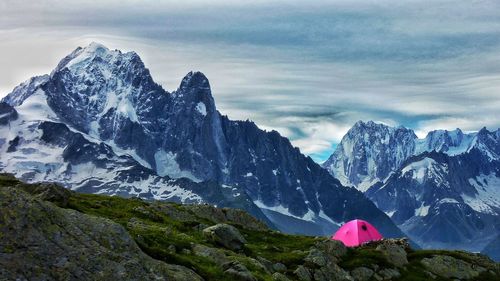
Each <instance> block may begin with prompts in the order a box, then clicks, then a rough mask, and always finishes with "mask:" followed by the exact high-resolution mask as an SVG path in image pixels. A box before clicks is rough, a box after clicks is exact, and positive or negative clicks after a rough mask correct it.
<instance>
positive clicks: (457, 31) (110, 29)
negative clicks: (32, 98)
mask: <svg viewBox="0 0 500 281" xmlns="http://www.w3.org/2000/svg"><path fill="white" fill-rule="evenodd" d="M101 2H102V1H101ZM101 2H99V3H100V4H99V5H97V4H95V3H96V2H94V1H83V0H80V1H72V2H71V5H69V4H67V3H66V2H62V1H30V2H26V1H25V2H20V1H12V0H6V1H3V2H1V3H0V39H1V40H0V63H1V64H2V65H3V66H6V65H8V67H2V68H1V69H0V90H2V91H3V93H5V92H6V91H7V89H9V88H12V87H13V86H14V85H15V84H17V83H19V82H21V80H24V79H27V78H28V77H29V76H31V75H33V74H40V73H44V72H45V73H46V72H49V71H50V70H51V68H52V67H53V66H54V65H55V64H56V63H57V60H58V59H60V58H62V57H63V56H64V55H65V54H67V53H69V52H70V51H71V50H72V49H74V48H75V47H76V46H77V45H84V44H86V43H88V42H90V41H102V42H103V43H105V44H108V45H109V46H110V47H111V48H119V49H124V50H136V51H137V52H138V53H139V54H140V55H141V57H143V59H144V61H145V63H146V65H147V66H148V67H149V68H150V69H151V73H152V75H153V77H154V78H155V80H157V81H159V82H160V83H161V84H162V85H164V87H166V88H167V89H170V90H173V89H175V88H176V87H177V85H178V83H179V81H180V79H181V78H182V76H183V75H184V74H186V73H187V72H188V71H190V70H193V69H194V70H201V71H203V72H204V73H205V74H206V75H207V76H208V78H209V79H210V81H211V85H212V88H213V93H214V96H215V98H216V102H217V104H218V107H219V110H220V111H221V112H222V113H223V114H228V115H229V116H230V117H231V118H235V119H252V120H254V121H255V122H256V123H257V124H258V125H260V126H261V127H263V128H265V129H277V130H278V131H280V132H281V133H282V134H284V135H286V136H288V137H290V138H291V139H292V141H293V143H294V144H296V145H298V146H299V147H300V148H301V149H302V150H303V151H304V152H306V153H308V154H310V155H312V156H313V157H315V159H316V160H318V161H320V160H321V159H324V157H325V155H327V154H328V153H329V152H331V150H332V149H333V147H334V146H335V143H337V142H338V141H339V140H340V138H341V137H342V135H343V133H345V131H346V130H347V129H348V128H349V126H351V125H352V124H353V123H354V122H356V121H357V120H360V119H362V120H369V119H370V120H376V121H382V122H385V123H388V124H393V125H399V124H401V125H405V126H409V127H411V128H414V129H416V130H417V131H419V133H421V132H424V131H426V130H429V129H437V128H447V129H453V128H455V127H462V128H464V129H465V130H476V129H479V128H481V127H482V126H488V127H499V126H500V113H499V111H498V110H497V108H500V94H499V92H500V48H499V47H500V36H499V35H500V34H499V33H500V14H498V11H499V10H500V2H498V1H481V2H475V3H466V2H458V3H457V2H456V1H433V2H429V1H405V2H401V1H386V0H382V1H373V2H366V1H335V2H331V1H318V2H314V3H304V2H303V1H280V2H270V1H258V2H257V3H252V4H248V3H244V2H239V1H236V2H233V1H211V3H210V4H207V3H205V2H203V1H159V2H158V1H146V2H143V1H125V2H122V1H114V0H113V1H106V2H104V3H101ZM20 3H21V4H20Z"/></svg>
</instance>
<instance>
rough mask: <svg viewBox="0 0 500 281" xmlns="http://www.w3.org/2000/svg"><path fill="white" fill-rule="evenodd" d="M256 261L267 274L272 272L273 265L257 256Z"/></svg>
mask: <svg viewBox="0 0 500 281" xmlns="http://www.w3.org/2000/svg"><path fill="white" fill-rule="evenodd" d="M257 260H258V261H259V262H260V263H261V264H262V265H263V266H264V267H265V268H266V269H267V271H269V272H271V273H272V272H274V268H273V263H272V262H271V261H269V260H268V259H266V258H263V257H260V256H257Z"/></svg>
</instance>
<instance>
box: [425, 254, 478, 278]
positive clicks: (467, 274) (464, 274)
mask: <svg viewBox="0 0 500 281" xmlns="http://www.w3.org/2000/svg"><path fill="white" fill-rule="evenodd" d="M420 262H421V263H422V264H423V265H424V266H425V267H426V268H427V270H428V271H430V272H432V273H434V274H436V275H438V276H441V277H444V278H458V279H471V278H474V277H477V276H478V275H479V274H481V273H482V272H484V271H486V268H484V267H481V266H476V265H474V266H473V265H471V264H470V263H468V262H465V261H463V260H459V259H456V258H454V257H450V256H444V255H435V256H433V257H432V258H423V259H422V260H421V261H420Z"/></svg>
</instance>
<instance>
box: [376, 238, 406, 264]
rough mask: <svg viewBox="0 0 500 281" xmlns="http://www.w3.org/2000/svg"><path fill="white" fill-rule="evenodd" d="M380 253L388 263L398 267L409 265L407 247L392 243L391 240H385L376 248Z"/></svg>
mask: <svg viewBox="0 0 500 281" xmlns="http://www.w3.org/2000/svg"><path fill="white" fill-rule="evenodd" d="M376 250H377V251H380V252H381V253H382V254H383V255H384V256H385V258H386V259H387V261H388V262H389V263H391V264H392V265H394V266H396V267H403V266H404V265H407V264H408V259H407V256H406V251H405V246H404V245H400V244H397V243H392V241H391V240H385V241H384V242H383V243H381V244H379V245H378V246H377V248H376Z"/></svg>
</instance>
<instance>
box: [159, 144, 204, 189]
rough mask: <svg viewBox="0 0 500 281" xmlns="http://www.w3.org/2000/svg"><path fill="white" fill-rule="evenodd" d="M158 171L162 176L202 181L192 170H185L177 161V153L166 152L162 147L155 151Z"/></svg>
mask: <svg viewBox="0 0 500 281" xmlns="http://www.w3.org/2000/svg"><path fill="white" fill-rule="evenodd" d="M154 157H155V166H156V172H157V173H158V175H160V176H162V177H163V176H169V177H171V178H188V179H190V180H192V181H194V182H200V181H201V180H199V179H197V178H196V177H195V176H194V175H193V174H191V172H188V171H183V170H181V168H180V167H179V164H178V163H177V160H176V158H177V154H175V153H172V152H170V151H169V152H165V150H163V149H160V150H158V151H157V152H156V153H155V156H154Z"/></svg>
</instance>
